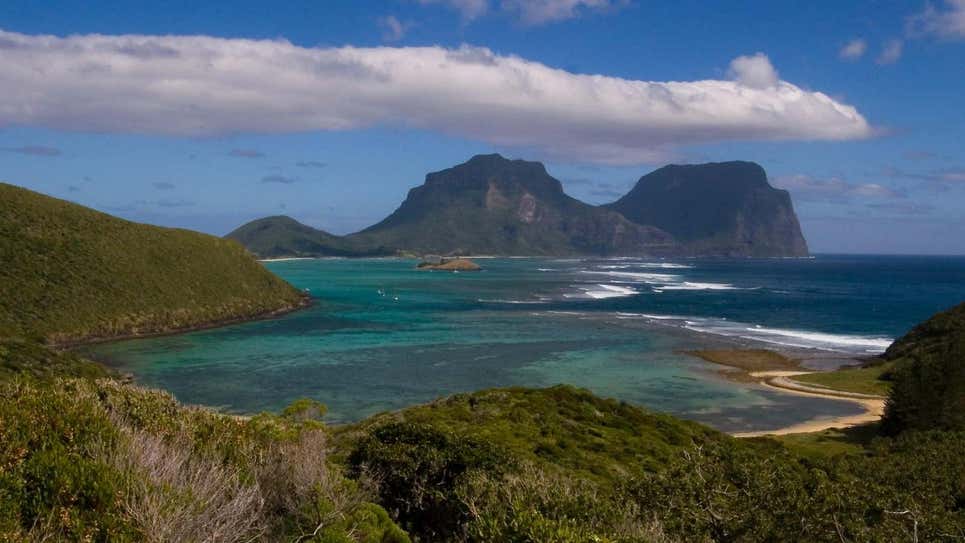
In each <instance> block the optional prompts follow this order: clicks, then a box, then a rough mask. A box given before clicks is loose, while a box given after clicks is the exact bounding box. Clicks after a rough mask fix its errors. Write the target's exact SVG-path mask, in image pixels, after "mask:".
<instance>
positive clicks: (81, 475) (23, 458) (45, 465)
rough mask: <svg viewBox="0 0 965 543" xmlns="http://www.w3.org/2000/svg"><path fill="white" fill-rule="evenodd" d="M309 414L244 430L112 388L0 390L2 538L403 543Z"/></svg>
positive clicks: (264, 419)
mask: <svg viewBox="0 0 965 543" xmlns="http://www.w3.org/2000/svg"><path fill="white" fill-rule="evenodd" d="M312 407H313V404H312V403H311V402H303V403H301V404H300V405H298V406H296V407H295V408H293V409H290V410H288V411H286V413H285V414H284V416H281V417H276V416H270V415H260V416H258V417H254V418H252V419H249V420H242V419H238V418H232V417H227V416H223V415H218V414H215V413H212V412H210V411H207V410H204V409H191V408H186V407H183V406H181V405H179V404H178V403H177V402H175V401H174V399H173V398H172V397H171V396H170V395H168V394H165V393H161V392H151V391H146V390H142V389H139V388H136V387H133V386H131V385H122V384H119V383H117V382H115V381H110V380H103V379H102V380H98V381H92V380H87V379H55V380H53V381H38V380H34V379H24V378H16V379H12V380H8V381H6V382H3V383H0V540H2V541H43V540H48V541H105V542H106V541H110V542H115V541H157V542H169V541H192V542H194V541H197V542H201V541H205V542H221V541H239V542H240V541H253V540H260V541H316V542H330V543H336V542H339V543H343V542H344V543H348V542H366V543H405V542H407V541H409V538H408V537H407V536H406V535H405V534H404V533H403V532H402V531H401V530H400V529H399V528H398V527H396V525H395V524H394V523H393V522H392V521H391V520H390V519H389V517H388V515H387V514H386V512H385V511H384V510H383V509H382V508H380V507H379V506H377V505H374V504H372V503H370V502H367V501H366V497H367V496H368V495H369V494H370V492H368V491H367V489H366V484H367V483H366V482H365V480H364V479H360V480H358V481H352V480H348V479H346V478H345V477H343V476H342V474H341V472H340V469H339V468H338V466H336V465H334V464H332V463H331V462H330V460H329V458H328V456H327V454H326V451H327V446H326V442H327V432H326V430H325V428H324V427H323V426H322V425H321V424H319V423H317V422H315V421H314V420H313V418H312V416H310V415H311V413H310V411H311V408H312ZM316 413H317V411H316Z"/></svg>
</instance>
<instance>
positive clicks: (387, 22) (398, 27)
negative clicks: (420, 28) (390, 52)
mask: <svg viewBox="0 0 965 543" xmlns="http://www.w3.org/2000/svg"><path fill="white" fill-rule="evenodd" d="M378 22H379V27H380V28H381V29H382V41H399V40H401V39H402V38H404V37H405V33H406V31H407V30H408V29H409V25H408V24H406V23H403V22H402V21H400V20H399V19H398V18H397V17H396V16H395V15H387V16H385V17H379V21H378Z"/></svg>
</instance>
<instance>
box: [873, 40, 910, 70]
mask: <svg viewBox="0 0 965 543" xmlns="http://www.w3.org/2000/svg"><path fill="white" fill-rule="evenodd" d="M904 47H905V44H904V43H902V41H901V40H891V41H888V42H885V45H884V47H882V48H881V54H880V55H878V60H877V62H878V64H894V63H896V62H898V59H900V58H901V52H902V50H903V49H904Z"/></svg>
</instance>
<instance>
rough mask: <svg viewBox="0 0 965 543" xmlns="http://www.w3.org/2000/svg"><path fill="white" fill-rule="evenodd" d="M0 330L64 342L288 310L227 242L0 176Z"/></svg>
mask: <svg viewBox="0 0 965 543" xmlns="http://www.w3.org/2000/svg"><path fill="white" fill-rule="evenodd" d="M0 262H2V263H3V265H2V266H0V337H28V338H33V339H42V340H46V341H49V342H55V343H60V342H70V341H76V340H85V339H91V338H98V337H113V336H118V335H124V334H139V333H148V332H158V331H168V330H176V329H182V328H189V327H192V326H197V325H202V324H206V323H210V322H213V321H225V320H232V319H241V318H250V317H253V316H257V315H261V314H267V313H271V312H274V311H279V310H285V309H290V308H293V307H297V306H298V305H299V304H300V303H302V297H301V296H300V294H299V293H298V292H297V291H296V290H295V289H294V288H292V287H291V286H290V285H289V284H287V283H285V282H284V281H282V280H281V279H279V278H278V277H276V276H275V275H273V274H271V273H270V272H268V271H267V270H266V269H264V267H263V266H261V265H260V264H259V263H258V262H256V261H254V260H253V259H252V258H251V256H250V255H249V254H248V253H247V251H245V249H244V248H243V247H242V246H240V245H238V244H237V243H235V242H233V241H227V240H222V239H218V238H215V237H212V236H207V235H204V234H199V233H197V232H190V231H187V230H176V229H169V228H159V227H156V226H149V225H144V224H136V223H132V222H128V221H125V220H121V219H118V218H115V217H111V216H110V215H106V214H103V213H99V212H96V211H94V210H91V209H88V208H84V207H82V206H79V205H76V204H72V203H69V202H66V201H63V200H58V199H55V198H50V197H47V196H43V195H41V194H37V193H35V192H31V191H29V190H26V189H22V188H18V187H14V186H12V185H7V184H3V183H0Z"/></svg>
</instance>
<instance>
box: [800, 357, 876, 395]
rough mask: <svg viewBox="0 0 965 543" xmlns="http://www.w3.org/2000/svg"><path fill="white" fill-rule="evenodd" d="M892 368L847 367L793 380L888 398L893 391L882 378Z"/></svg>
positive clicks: (810, 374)
mask: <svg viewBox="0 0 965 543" xmlns="http://www.w3.org/2000/svg"><path fill="white" fill-rule="evenodd" d="M891 368H892V364H891V363H884V364H879V365H875V366H867V367H853V368H848V367H846V368H841V369H838V370H835V371H823V372H817V373H808V374H805V375H797V376H795V377H794V378H793V379H794V380H795V381H800V382H802V383H805V384H809V385H820V386H823V387H827V388H830V389H833V390H841V391H844V392H857V393H858V394H869V395H872V396H887V395H888V392H889V391H890V390H891V383H890V382H888V381H884V380H882V379H881V377H882V376H883V375H885V374H886V373H887V372H889V371H890V370H891Z"/></svg>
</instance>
